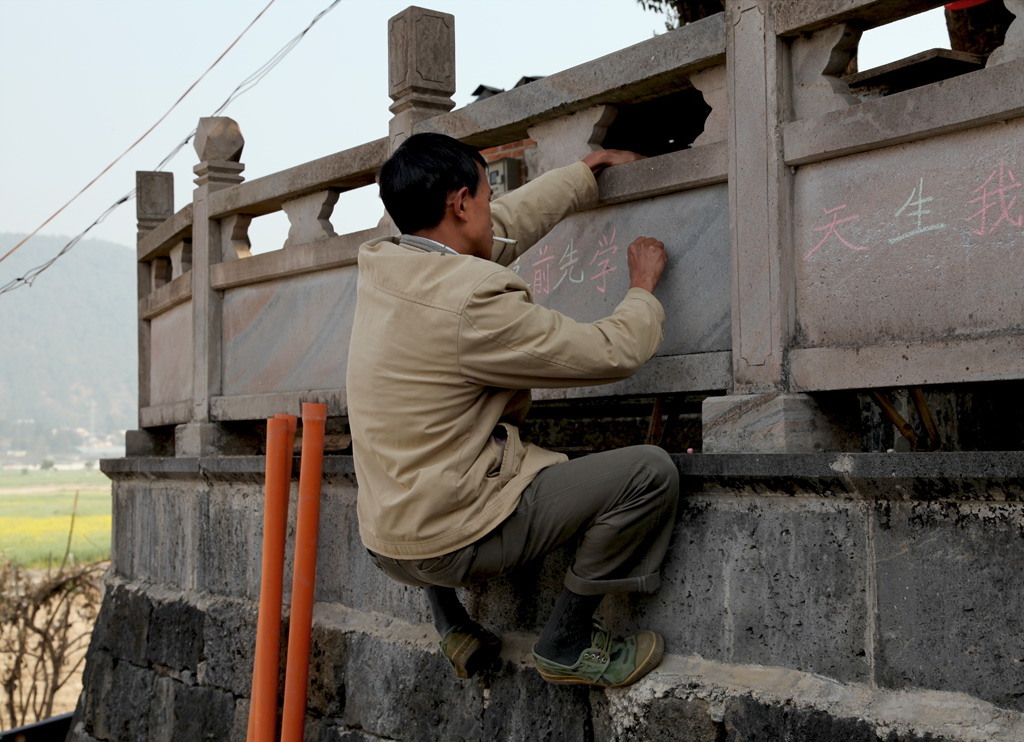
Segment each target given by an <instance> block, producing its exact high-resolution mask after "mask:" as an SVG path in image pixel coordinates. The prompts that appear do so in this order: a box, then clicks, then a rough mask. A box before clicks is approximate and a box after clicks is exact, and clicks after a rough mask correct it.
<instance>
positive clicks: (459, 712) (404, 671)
mask: <svg viewBox="0 0 1024 742" xmlns="http://www.w3.org/2000/svg"><path fill="white" fill-rule="evenodd" d="M423 649H424V646H423V644H422V643H419V644H406V643H404V642H400V641H395V642H390V641H387V640H383V639H379V638H377V637H373V636H367V635H359V634H350V635H349V636H348V637H347V648H346V652H345V665H344V669H343V672H344V681H345V712H344V715H343V716H342V721H343V723H344V725H345V726H347V727H349V728H355V729H358V730H361V731H364V732H367V733H370V734H374V735H377V736H380V737H384V738H387V739H401V740H404V741H407V742H414V741H415V742H431V741H432V740H437V739H467V740H468V739H480V738H482V735H481V718H480V717H481V712H482V711H483V707H484V697H483V689H482V688H481V686H480V684H479V683H477V682H476V681H475V680H468V681H459V680H456V679H455V678H453V677H452V674H451V668H450V666H449V665H448V662H447V661H446V660H445V658H444V657H443V656H442V655H441V653H440V652H439V651H434V652H424V651H423ZM538 679H539V678H538ZM442 680H443V682H439V681H442ZM385 699H386V700H385ZM487 738H488V739H502V738H504V737H503V735H492V736H489V737H487Z"/></svg>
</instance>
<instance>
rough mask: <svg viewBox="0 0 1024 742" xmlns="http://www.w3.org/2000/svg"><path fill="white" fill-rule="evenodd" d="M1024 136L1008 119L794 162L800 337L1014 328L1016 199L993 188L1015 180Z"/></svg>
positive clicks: (955, 334)
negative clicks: (834, 156) (838, 155)
mask: <svg viewBox="0 0 1024 742" xmlns="http://www.w3.org/2000/svg"><path fill="white" fill-rule="evenodd" d="M1022 140H1024V119H1017V120H1014V121H1009V122H1007V123H1006V124H995V125H992V126H986V127H983V128H978V129H972V130H970V131H966V132H959V133H955V134H949V135H946V136H941V137H935V138H933V139H929V140H926V141H923V142H917V143H914V144H906V145H901V146H897V147H890V148H886V149H881V150H877V151H875V152H871V153H866V154H862V155H856V156H853V157H849V158H841V159H835V160H829V161H828V162H827V163H821V164H818V165H810V166H807V167H804V168H800V169H799V170H798V171H797V176H796V183H795V189H794V216H795V221H794V226H793V228H794V250H795V253H796V311H797V323H798V324H797V335H798V338H799V345H801V346H803V347H823V346H863V345H878V344H881V343H883V342H885V341H887V340H893V341H895V340H901V339H916V340H920V339H924V338H933V339H937V340H939V339H941V340H945V339H952V340H954V341H955V340H956V339H960V338H965V337H967V336H971V335H986V334H996V333H1005V332H1008V331H1011V330H1013V331H1018V332H1019V328H1020V312H1019V311H1016V307H1018V304H1019V302H1018V292H1019V289H1020V286H1019V282H1018V281H1017V280H1016V276H1017V275H1019V274H1020V273H1021V272H1022V271H1024V255H1022V253H1021V251H1020V250H1018V249H1015V246H1016V245H1017V241H1018V239H1019V232H1020V230H1019V228H1018V227H1017V222H1019V221H1020V219H1021V217H1022V215H1024V209H1022V207H1021V203H1020V201H1021V200H1020V199H1017V200H1016V201H1017V202H1016V203H1012V202H1011V198H1010V197H1009V196H1008V197H1007V198H1006V199H1005V200H1003V201H1002V202H1000V197H999V196H998V195H997V194H996V191H998V189H1000V188H1004V189H1005V188H1010V187H1015V186H1013V181H1012V180H1011V177H1010V175H1011V172H1020V171H1021V170H1022V166H1024V156H1022V155H1021V154H1020V142H1021V141H1022ZM840 167H841V168H842V176H841V177H837V176H838V173H839V170H838V169H837V168H840ZM1017 182H1018V183H1019V181H1017ZM854 183H872V184H875V185H874V186H873V187H872V188H870V189H862V188H855V187H853V186H852V185H851V184H854ZM983 191H987V193H988V194H990V195H988V196H986V195H985V193H984V192H983ZM1000 203H1001V204H1002V205H1000ZM950 296H960V297H985V298H984V299H983V300H978V301H948V300H946V298H945V297H950ZM882 297H885V300H884V301H883V300H881V299H882ZM1015 302H1018V303H1015ZM969 365H970V364H968V366H969ZM1015 365H1016V364H1015ZM968 370H969V369H968ZM1007 371H1008V372H1009V371H1010V369H1007ZM826 373H827V372H826Z"/></svg>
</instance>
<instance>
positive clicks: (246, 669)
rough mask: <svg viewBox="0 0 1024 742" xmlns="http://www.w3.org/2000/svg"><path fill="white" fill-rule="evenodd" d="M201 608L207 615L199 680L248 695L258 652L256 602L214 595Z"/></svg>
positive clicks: (204, 624) (235, 692) (235, 693)
mask: <svg viewBox="0 0 1024 742" xmlns="http://www.w3.org/2000/svg"><path fill="white" fill-rule="evenodd" d="M202 608H203V611H204V612H205V614H206V615H205V617H204V619H203V660H202V662H201V663H200V667H199V672H198V680H199V684H200V685H205V686H209V687H213V688H221V689H223V690H226V691H229V692H230V693H233V694H234V695H236V696H244V697H246V698H248V697H249V696H250V694H251V690H252V668H253V662H254V661H255V652H256V621H257V606H256V604H255V603H250V602H249V601H241V600H228V599H224V598H215V599H213V600H211V601H210V602H209V603H206V604H204V605H203V606H202ZM282 644H283V642H282ZM282 664H283V663H282Z"/></svg>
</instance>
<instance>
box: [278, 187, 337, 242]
mask: <svg viewBox="0 0 1024 742" xmlns="http://www.w3.org/2000/svg"><path fill="white" fill-rule="evenodd" d="M338 195H339V194H338V191H334V190H327V191H320V192H318V193H311V194H309V195H308V196H301V197H300V198H296V199H292V200H291V201H285V202H284V204H283V205H282V208H283V210H284V212H285V213H286V214H287V215H288V221H289V223H290V224H291V227H290V228H289V230H288V239H287V240H286V241H285V243H284V246H285V247H286V248H290V247H297V246H298V245H304V244H306V243H307V242H316V241H318V240H325V239H327V238H329V237H336V236H337V233H336V232H335V231H334V227H333V226H332V225H331V213H332V212H333V211H334V205H335V204H336V203H338Z"/></svg>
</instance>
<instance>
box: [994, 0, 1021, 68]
mask: <svg viewBox="0 0 1024 742" xmlns="http://www.w3.org/2000/svg"><path fill="white" fill-rule="evenodd" d="M1003 5H1005V6H1006V9H1007V10H1008V11H1010V12H1011V13H1013V15H1014V19H1013V22H1012V23H1011V24H1010V27H1009V28H1008V29H1006V38H1005V39H1004V40H1003V45H1002V46H1000V47H998V48H997V49H996V50H995V51H993V52H992V54H991V55H990V56H989V58H988V62H987V63H986V64H985V66H986V67H995V66H996V65H997V64H1006V63H1007V62H1012V61H1013V60H1015V59H1020V58H1022V57H1024V0H1003Z"/></svg>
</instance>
